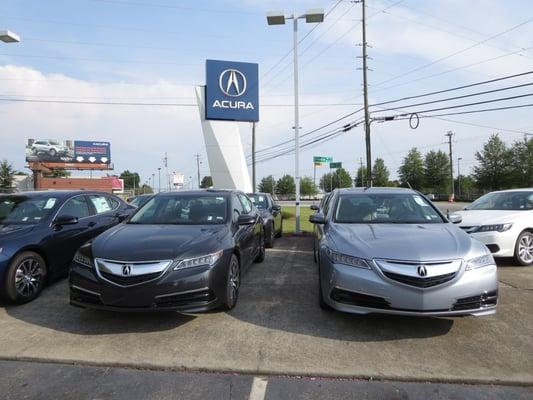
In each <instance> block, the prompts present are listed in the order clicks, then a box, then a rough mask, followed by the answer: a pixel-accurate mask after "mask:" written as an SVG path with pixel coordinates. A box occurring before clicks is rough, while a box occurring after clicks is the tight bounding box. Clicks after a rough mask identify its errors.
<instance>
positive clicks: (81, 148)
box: [74, 140, 111, 164]
mask: <svg viewBox="0 0 533 400" xmlns="http://www.w3.org/2000/svg"><path fill="white" fill-rule="evenodd" d="M74 160H75V161H77V162H84V163H104V164H109V163H110V162H111V144H110V143H109V142H87V141H82V140H75V141H74Z"/></svg>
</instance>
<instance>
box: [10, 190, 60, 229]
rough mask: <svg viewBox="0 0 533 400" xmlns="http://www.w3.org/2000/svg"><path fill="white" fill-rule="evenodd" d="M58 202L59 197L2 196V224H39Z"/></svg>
mask: <svg viewBox="0 0 533 400" xmlns="http://www.w3.org/2000/svg"><path fill="white" fill-rule="evenodd" d="M56 203H57V198H55V197H52V196H50V197H47V196H39V197H28V196H3V197H0V224H6V225H7V224H38V223H39V222H40V221H41V220H43V219H44V218H46V217H47V216H48V215H49V214H50V211H52V208H53V207H54V206H55V204H56Z"/></svg>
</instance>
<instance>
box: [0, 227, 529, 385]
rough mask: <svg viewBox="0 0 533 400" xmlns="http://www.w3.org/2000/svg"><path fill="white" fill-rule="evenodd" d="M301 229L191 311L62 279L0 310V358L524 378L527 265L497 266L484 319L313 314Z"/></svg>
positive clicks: (403, 377)
mask: <svg viewBox="0 0 533 400" xmlns="http://www.w3.org/2000/svg"><path fill="white" fill-rule="evenodd" d="M311 246H312V241H311V239H310V238H309V237H290V238H283V239H281V240H279V241H278V242H277V243H276V248H274V249H272V250H269V251H268V253H267V259H266V261H265V262H264V263H262V264H255V265H253V267H252V268H251V269H250V270H249V272H248V273H247V274H246V275H245V276H244V279H243V284H242V287H241V294H240V299H239V303H238V305H237V307H236V308H235V309H234V310H232V311H231V312H229V313H223V312H212V313H207V314H200V315H180V314H175V313H162V314H161V313H159V314H115V313H110V312H98V311H92V310H83V309H79V308H74V307H71V306H70V305H69V304H68V288H67V282H66V281H65V280H63V281H59V282H57V283H55V284H53V285H51V286H50V287H48V288H47V289H46V290H45V291H44V293H43V295H42V296H41V297H40V298H38V299H37V300H36V301H34V302H32V303H29V304H26V305H23V306H17V307H15V306H6V305H4V306H2V308H0V343H2V346H0V359H1V360H4V361H39V362H54V363H58V362H59V363H74V364H79V365H92V366H104V367H113V366H114V367H127V368H145V369H152V370H174V371H176V370H178V371H209V372H218V373H228V372H229V373H238V374H251V375H275V376H287V375H289V376H312V377H324V378H350V379H352V378H360V379H373V380H394V381H405V382H446V383H458V384H460V383H468V384H476V383H477V384H504V385H521V386H524V385H525V386H533V357H532V354H533V340H532V339H531V332H532V331H533V307H532V304H533V269H532V268H523V267H515V266H511V265H509V264H508V263H507V262H504V263H501V265H500V268H499V273H500V277H499V279H500V305H499V310H498V313H497V314H496V315H495V316H489V317H480V318H475V317H466V318H453V319H452V318H446V319H432V318H405V317H390V316H378V315H376V316H354V315H350V314H343V313H338V312H326V311H322V310H321V309H320V308H319V307H318V303H317V294H316V287H317V273H316V268H315V265H314V263H313V260H312V252H311Z"/></svg>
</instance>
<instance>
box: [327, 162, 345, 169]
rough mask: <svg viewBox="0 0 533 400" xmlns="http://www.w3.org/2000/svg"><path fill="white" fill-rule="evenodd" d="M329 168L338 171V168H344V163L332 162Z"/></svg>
mask: <svg viewBox="0 0 533 400" xmlns="http://www.w3.org/2000/svg"><path fill="white" fill-rule="evenodd" d="M329 168H330V169H338V168H342V163H341V162H332V163H329Z"/></svg>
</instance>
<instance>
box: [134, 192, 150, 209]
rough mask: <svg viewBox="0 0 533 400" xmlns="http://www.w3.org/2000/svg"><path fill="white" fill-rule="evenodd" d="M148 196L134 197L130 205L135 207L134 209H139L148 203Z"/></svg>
mask: <svg viewBox="0 0 533 400" xmlns="http://www.w3.org/2000/svg"><path fill="white" fill-rule="evenodd" d="M150 196H151V195H146V196H143V195H141V196H137V197H135V198H134V199H133V200H132V201H130V204H131V205H133V206H135V207H140V206H142V205H143V204H144V203H146V202H147V201H148V199H150Z"/></svg>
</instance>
